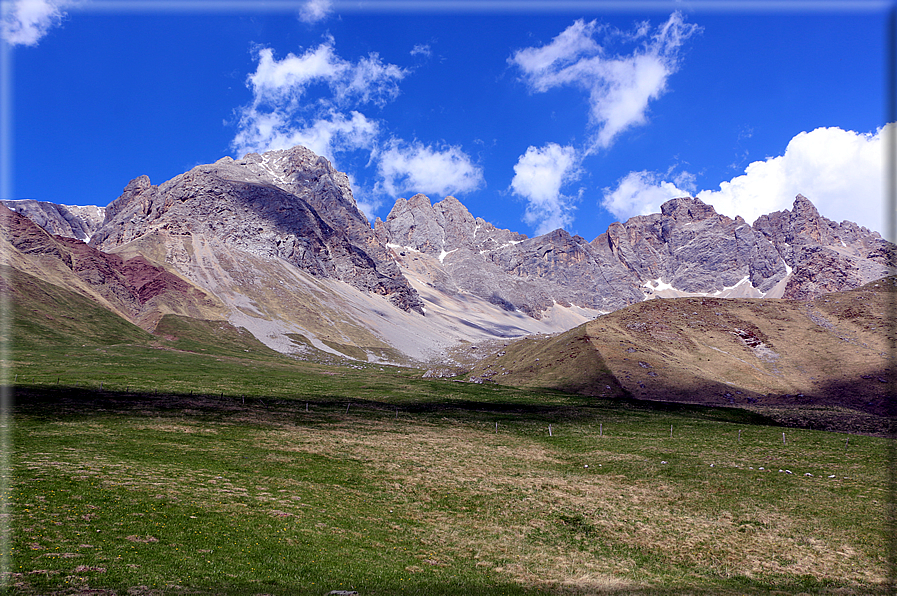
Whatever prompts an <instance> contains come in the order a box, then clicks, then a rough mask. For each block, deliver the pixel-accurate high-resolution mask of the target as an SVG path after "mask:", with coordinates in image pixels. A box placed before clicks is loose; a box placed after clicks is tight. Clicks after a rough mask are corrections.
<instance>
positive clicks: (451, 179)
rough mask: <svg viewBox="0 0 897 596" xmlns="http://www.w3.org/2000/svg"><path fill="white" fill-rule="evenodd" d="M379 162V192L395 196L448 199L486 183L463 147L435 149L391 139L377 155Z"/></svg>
mask: <svg viewBox="0 0 897 596" xmlns="http://www.w3.org/2000/svg"><path fill="white" fill-rule="evenodd" d="M376 161H377V171H378V173H379V174H380V177H381V178H382V183H381V185H380V190H381V191H382V192H384V193H386V194H388V195H390V196H393V197H397V196H399V195H400V194H402V193H418V192H422V193H425V194H432V195H435V196H437V197H445V196H447V195H455V194H462V193H466V192H471V191H473V190H476V189H477V188H479V187H480V186H481V185H482V184H483V171H482V168H480V167H479V166H477V165H476V164H474V163H473V162H472V161H471V159H470V157H469V156H468V155H467V154H466V153H464V151H462V150H461V148H460V147H454V146H449V147H445V148H441V149H434V148H433V147H431V146H428V145H424V144H422V143H420V142H417V141H415V142H412V143H406V142H403V141H399V140H396V139H392V140H391V141H390V142H389V143H388V144H387V146H386V149H385V150H383V151H380V152H378V153H377V155H376Z"/></svg>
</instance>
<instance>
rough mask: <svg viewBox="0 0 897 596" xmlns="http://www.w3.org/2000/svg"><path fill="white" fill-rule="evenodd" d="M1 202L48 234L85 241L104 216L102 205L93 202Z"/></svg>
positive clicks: (101, 222)
mask: <svg viewBox="0 0 897 596" xmlns="http://www.w3.org/2000/svg"><path fill="white" fill-rule="evenodd" d="M0 203H3V204H4V205H6V206H7V207H8V208H9V209H11V210H12V211H15V212H16V213H19V214H21V215H24V216H25V217H27V218H28V219H30V220H31V221H33V222H34V223H36V224H37V225H39V226H40V227H42V228H43V229H45V230H47V231H48V232H50V233H51V234H56V235H57V236H63V237H65V238H76V239H78V240H83V241H84V242H87V241H89V240H90V238H91V236H93V234H94V232H96V231H97V230H98V229H99V227H100V226H101V225H103V221H104V220H105V217H106V208H105V207H96V206H93V205H87V206H80V205H57V204H56V203H48V202H47V201H35V200H34V199H20V200H16V201H12V200H4V201H0Z"/></svg>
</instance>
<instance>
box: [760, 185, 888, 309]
mask: <svg viewBox="0 0 897 596" xmlns="http://www.w3.org/2000/svg"><path fill="white" fill-rule="evenodd" d="M754 228H755V229H756V230H757V231H758V232H760V233H761V234H763V235H764V236H765V237H766V238H767V239H768V240H769V241H770V242H771V243H772V244H773V245H774V246H775V248H776V250H777V251H778V252H779V254H780V255H781V256H782V259H783V260H784V261H785V263H786V264H787V265H788V267H789V268H790V269H791V270H792V271H791V275H790V276H789V279H788V282H787V285H786V286H785V291H784V294H783V297H784V298H798V299H806V298H813V297H816V296H819V295H820V294H825V293H828V292H840V291H843V290H850V289H853V288H857V287H860V286H862V285H863V284H866V283H868V282H870V281H872V280H875V279H878V278H880V277H882V276H883V275H886V274H887V273H888V272H889V267H892V266H893V265H894V263H895V261H894V256H895V247H894V245H893V244H891V243H890V242H888V241H886V240H884V239H883V238H882V237H881V236H880V235H879V234H878V233H877V232H872V231H870V230H868V229H867V228H864V227H861V226H858V225H857V224H855V223H853V222H851V221H843V222H841V223H840V224H839V223H836V222H834V221H832V220H830V219H826V218H825V217H822V216H821V215H820V214H819V211H817V210H816V207H815V206H814V205H813V203H811V202H810V200H809V199H807V198H806V197H804V196H803V195H797V198H796V199H795V200H794V206H793V208H792V210H791V211H788V210H787V209H786V210H785V211H776V212H774V213H770V214H769V215H761V216H760V217H759V218H758V219H757V221H755V222H754Z"/></svg>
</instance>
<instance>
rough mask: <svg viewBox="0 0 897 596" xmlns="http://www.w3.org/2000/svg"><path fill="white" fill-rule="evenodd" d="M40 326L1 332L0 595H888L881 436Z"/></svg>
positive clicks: (211, 337)
mask: <svg viewBox="0 0 897 596" xmlns="http://www.w3.org/2000/svg"><path fill="white" fill-rule="evenodd" d="M66 299H67V300H74V298H71V297H66ZM21 304H24V300H19V301H18V303H17V305H16V306H17V308H19V306H20V305H21ZM56 304H57V306H56V307H54V308H53V309H49V307H47V310H46V312H45V311H43V310H41V309H42V308H44V307H43V306H41V304H40V301H35V302H33V303H28V304H26V306H27V308H28V309H30V310H29V312H30V313H31V314H28V316H21V317H19V318H18V319H17V320H16V323H15V326H14V329H13V339H14V340H15V341H14V342H13V343H12V349H11V352H10V355H9V357H10V360H11V365H12V368H11V371H12V372H11V373H10V377H11V378H10V381H14V382H15V387H14V397H15V404H14V410H13V413H12V415H11V416H9V417H8V418H7V420H6V421H7V422H8V423H10V430H9V437H10V439H11V445H12V450H11V453H10V462H11V464H12V479H11V482H10V483H9V486H8V487H7V488H8V493H7V495H5V496H6V498H7V499H8V505H9V508H8V513H9V519H11V526H12V534H11V540H10V541H9V544H8V545H7V546H6V547H5V549H6V551H7V552H5V553H2V555H3V557H5V560H6V561H7V562H8V571H7V572H6V573H5V574H4V576H3V581H4V587H5V590H6V591H7V592H8V593H12V594H40V595H45V594H120V595H159V594H224V595H228V594H238V595H242V594H246V595H262V594H264V595H293V594H322V595H323V594H327V593H328V592H330V591H331V590H354V591H357V592H358V594H359V595H360V596H365V595H375V594H376V595H393V594H434V595H436V594H446V595H449V594H452V595H454V594H508V595H514V594H644V595H653V594H683V593H689V594H733V595H734V594H797V593H808V594H809V593H812V594H819V593H823V594H825V593H831V594H870V593H886V592H887V589H886V577H887V573H888V569H887V565H886V556H885V553H886V546H887V535H886V532H885V505H886V502H887V494H888V493H887V489H888V477H887V464H888V461H887V455H888V454H887V442H886V439H884V438H880V437H873V436H863V435H851V436H849V437H848V435H844V434H837V433H827V432H822V431H813V430H803V429H789V428H784V427H781V426H776V425H775V424H773V423H771V421H769V420H767V419H764V418H762V417H761V416H758V415H756V414H751V413H749V412H746V411H743V410H738V409H727V408H706V407H700V406H684V405H669V404H662V403H652V402H639V401H636V400H625V399H623V400H610V399H606V400H605V399H598V398H590V397H584V396H576V395H569V394H564V393H559V392H551V391H545V390H521V389H514V388H510V387H501V386H497V385H488V384H483V385H476V384H472V383H461V382H454V381H452V380H448V379H442V380H428V379H422V378H420V375H421V372H422V371H415V370H411V369H397V368H391V367H388V366H382V365H374V364H363V365H362V364H357V363H356V364H353V365H352V366H330V365H325V364H318V363H315V362H298V361H296V360H293V359H290V358H287V357H284V356H281V355H279V354H276V353H274V352H271V351H270V350H267V349H266V348H265V347H264V346H263V345H261V344H259V343H258V342H257V341H255V340H254V339H253V338H252V337H251V336H248V334H246V333H241V332H240V330H237V329H234V328H232V327H229V326H227V325H226V324H221V323H198V322H195V321H189V320H186V319H179V318H177V317H169V318H166V319H165V320H163V322H162V324H161V326H162V330H163V331H164V333H159V334H157V335H156V336H151V335H149V334H146V333H144V332H142V331H140V330H139V329H137V328H133V327H130V326H128V324H126V323H123V322H120V320H118V319H116V318H114V317H113V318H109V319H106V318H104V316H105V315H103V314H102V313H101V312H99V311H90V312H91V313H93V314H92V315H91V316H94V317H95V318H94V319H91V320H87V319H88V318H84V319H79V318H72V319H65V317H66V316H68V315H66V314H65V313H66V312H67V311H66V310H65V308H62V307H59V306H58V304H59V303H58V302H57V303H56ZM67 308H68V307H67ZM71 308H73V309H83V308H86V307H85V306H84V305H81V304H73V306H71ZM48 316H49V317H53V318H54V319H55V320H50V321H47V320H46V317H48ZM109 316H110V317H112V315H109ZM62 319H65V321H68V323H67V324H69V325H70V328H68V329H67V330H65V333H64V334H61V333H60V332H58V329H59V325H58V324H57V322H56V321H58V320H62ZM54 330H57V331H54ZM53 333H55V335H53ZM7 339H9V338H7ZM783 433H784V440H783ZM848 438H849V441H848Z"/></svg>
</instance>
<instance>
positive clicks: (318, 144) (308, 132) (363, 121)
mask: <svg viewBox="0 0 897 596" xmlns="http://www.w3.org/2000/svg"><path fill="white" fill-rule="evenodd" d="M378 134H379V125H378V123H377V122H376V121H373V120H369V119H368V118H367V117H366V116H365V115H364V114H362V113H360V112H356V111H352V112H350V113H349V115H348V116H347V115H345V114H342V113H339V112H332V113H330V114H329V115H328V116H325V117H321V118H318V119H316V120H313V121H312V122H310V123H308V124H307V125H306V126H297V125H296V123H295V122H293V121H292V120H290V119H289V118H287V117H286V116H285V115H284V114H282V113H279V112H272V113H259V112H250V113H249V114H244V121H243V122H242V126H241V130H240V132H239V133H238V134H237V136H236V138H235V139H234V141H233V145H234V148H235V149H236V150H237V153H238V154H240V155H243V154H246V153H249V152H251V151H255V152H257V153H261V152H264V151H271V150H275V149H289V148H290V147H294V146H296V145H303V146H305V147H308V148H309V149H311V150H312V151H314V152H315V153H317V154H318V155H322V156H324V157H326V158H327V159H328V160H330V161H331V162H332V163H336V153H338V152H344V151H352V150H355V149H366V148H370V147H371V146H372V145H373V143H374V140H375V139H376V138H377V135H378Z"/></svg>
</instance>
